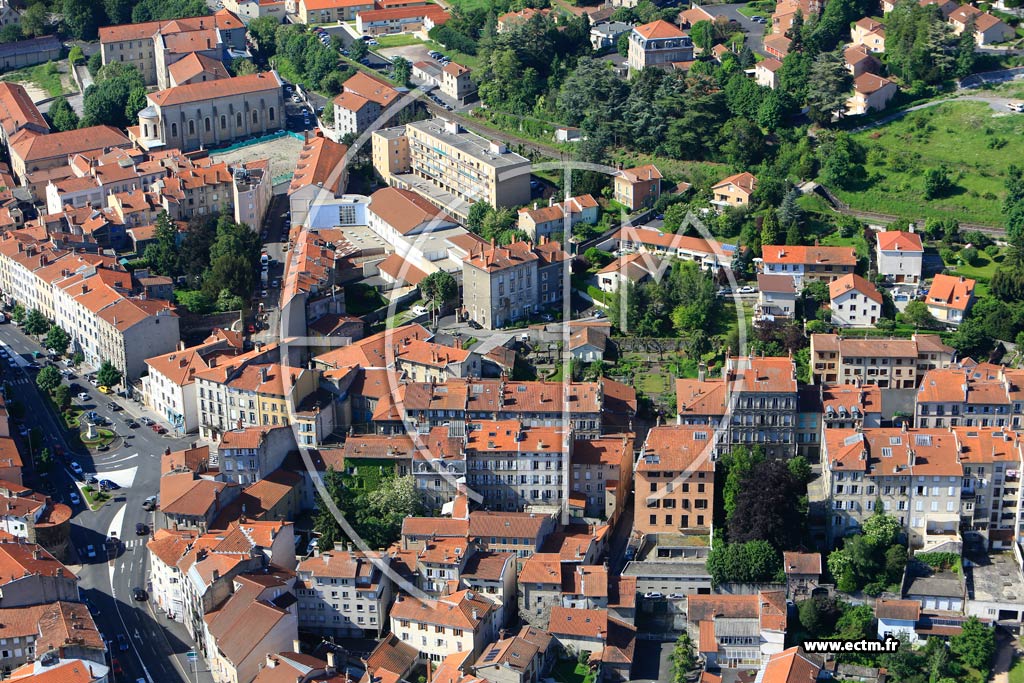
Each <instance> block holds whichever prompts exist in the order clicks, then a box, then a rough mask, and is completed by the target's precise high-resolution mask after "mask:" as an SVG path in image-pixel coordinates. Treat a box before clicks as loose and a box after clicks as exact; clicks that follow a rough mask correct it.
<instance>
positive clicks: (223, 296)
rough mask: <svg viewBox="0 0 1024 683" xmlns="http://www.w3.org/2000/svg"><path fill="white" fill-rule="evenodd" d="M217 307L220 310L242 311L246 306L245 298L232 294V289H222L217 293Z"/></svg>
mask: <svg viewBox="0 0 1024 683" xmlns="http://www.w3.org/2000/svg"><path fill="white" fill-rule="evenodd" d="M216 307H217V310H218V311H240V310H242V309H243V308H245V299H243V298H242V297H240V296H238V295H237V294H232V293H231V290H230V289H222V290H220V292H219V293H218V294H217V304H216Z"/></svg>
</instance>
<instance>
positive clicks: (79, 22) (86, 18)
mask: <svg viewBox="0 0 1024 683" xmlns="http://www.w3.org/2000/svg"><path fill="white" fill-rule="evenodd" d="M61 7H62V11H61V14H62V15H63V17H64V28H65V30H67V32H68V34H69V35H70V36H72V37H74V38H77V39H79V40H95V38H96V28H97V26H99V15H98V12H97V10H98V9H99V8H98V7H97V5H96V3H93V2H92V1H91V0H63V4H62V6H61Z"/></svg>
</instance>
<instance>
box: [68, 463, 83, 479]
mask: <svg viewBox="0 0 1024 683" xmlns="http://www.w3.org/2000/svg"><path fill="white" fill-rule="evenodd" d="M70 467H71V471H72V472H74V473H75V474H77V475H78V476H82V474H83V473H84V472H85V470H83V469H82V466H81V465H79V464H78V463H77V462H75V461H74V460H72V461H71V465H70Z"/></svg>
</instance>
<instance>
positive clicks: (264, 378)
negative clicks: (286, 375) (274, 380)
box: [260, 365, 267, 383]
mask: <svg viewBox="0 0 1024 683" xmlns="http://www.w3.org/2000/svg"><path fill="white" fill-rule="evenodd" d="M266 381H267V366H265V365H264V366H263V367H261V368H260V382H262V383H266Z"/></svg>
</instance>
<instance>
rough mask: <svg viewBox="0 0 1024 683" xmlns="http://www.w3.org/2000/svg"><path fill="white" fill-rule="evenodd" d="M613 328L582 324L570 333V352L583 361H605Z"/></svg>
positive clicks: (574, 357) (575, 358)
mask: <svg viewBox="0 0 1024 683" xmlns="http://www.w3.org/2000/svg"><path fill="white" fill-rule="evenodd" d="M610 331H611V330H609V329H608V328H605V327H598V326H596V325H581V326H578V327H576V329H574V330H572V331H571V332H570V334H569V354H570V355H571V356H572V358H573V359H574V360H577V361H579V362H581V363H603V362H604V354H605V352H606V351H607V349H608V334H609V332H610Z"/></svg>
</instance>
